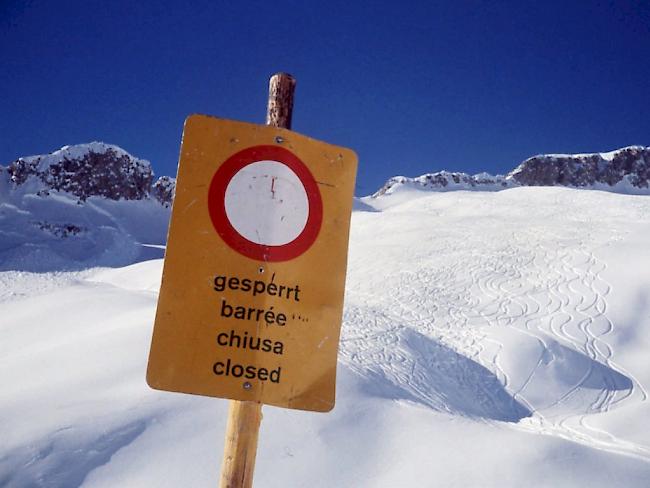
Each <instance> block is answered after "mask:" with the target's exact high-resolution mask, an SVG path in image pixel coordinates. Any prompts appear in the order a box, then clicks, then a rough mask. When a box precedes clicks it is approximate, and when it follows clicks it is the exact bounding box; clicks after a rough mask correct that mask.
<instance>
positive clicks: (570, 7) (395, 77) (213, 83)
mask: <svg viewBox="0 0 650 488" xmlns="http://www.w3.org/2000/svg"><path fill="white" fill-rule="evenodd" d="M277 71H287V72H289V73H292V74H293V75H294V76H295V77H296V78H297V80H298V86H297V91H296V104H295V109H294V127H293V128H294V130H296V131H298V132H301V133H304V134H307V135H310V136H312V137H315V138H317V139H321V140H325V141H327V142H331V143H334V144H339V145H344V146H348V147H351V148H353V149H354V150H356V151H357V153H358V154H359V158H360V167H359V177H358V184H357V194H359V195H362V194H367V193H370V192H372V191H374V190H375V189H377V188H378V187H379V186H380V185H381V184H382V183H383V182H384V180H386V179H387V178H388V177H390V176H393V175H396V174H404V175H408V176H416V175H419V174H422V173H425V172H428V171H436V170H440V169H449V170H457V171H467V172H470V173H475V172H478V171H483V170H485V171H489V172H506V171H508V170H510V169H511V168H513V167H514V166H515V165H517V164H518V163H519V162H520V161H521V160H523V159H524V158H526V157H528V156H531V155H534V154H537V153H543V152H586V151H605V150H611V149H614V148H617V147H621V146H626V145H630V144H642V145H650V2H647V1H645V2H643V1H640V2H633V1H620V2H596V1H585V2H579V1H573V0H571V1H567V0H564V1H557V2H556V1H548V2H538V1H535V2H533V1H530V2H527V1H515V2H470V1H440V2H438V1H420V2H409V1H398V2H395V1H391V2H382V1H377V2H354V1H350V0H347V1H338V0H329V1H327V2H325V1H323V2H311V1H308V0H303V1H295V2H293V1H291V2H289V1H276V2H271V1H264V2H258V1H249V2H243V1H242V2H237V1H229V2H221V1H216V0H213V1H184V2H181V1H178V2H171V1H169V2H165V1H152V0H146V1H145V0H138V1H135V0H128V1H127V0H111V1H106V0H103V1H94V0H83V1H71V0H68V1H56V2H55V1H50V0H31V1H27V0H26V1H17V0H0V164H6V163H8V162H10V161H11V160H13V159H15V158H17V157H19V156H24V155H30V154H38V153H47V152H50V151H52V150H55V149H57V148H59V147H60V146H62V145H65V144H75V143H80V142H88V141H91V140H102V141H105V142H109V143H113V144H117V145H119V146H122V147H123V148H124V149H126V150H128V151H129V152H131V153H132V154H134V155H136V156H139V157H144V158H147V159H149V160H151V161H152V163H153V166H154V169H155V171H156V173H157V174H159V175H162V174H171V175H173V174H175V172H176V162H177V161H176V159H177V155H178V149H179V143H180V136H181V129H182V124H183V120H184V118H185V117H186V116H187V115H188V114H190V113H195V112H199V113H207V114H212V115H216V116H220V117H225V118H231V119H237V120H243V121H248V122H259V123H263V122H264V117H265V111H266V97H267V83H268V78H269V76H270V75H271V74H273V73H274V72H277Z"/></svg>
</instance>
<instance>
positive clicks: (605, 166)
mask: <svg viewBox="0 0 650 488" xmlns="http://www.w3.org/2000/svg"><path fill="white" fill-rule="evenodd" d="M516 186H567V187H574V188H591V189H598V190H607V191H613V192H617V193H633V194H650V148H647V147H643V146H630V147H625V148H622V149H618V150H616V151H611V152H608V153H593V154H547V155H538V156H534V157H532V158H528V159H526V160H525V161H524V162H522V163H521V164H520V165H519V166H518V167H517V168H515V169H514V170H512V171H511V172H510V173H508V174H507V175H505V176H502V175H497V176H492V175H489V174H487V173H480V174H477V175H473V176H472V175H468V174H467V173H450V172H448V171H440V172H437V173H427V174H424V175H422V176H419V177H416V178H408V177H404V176H396V177H393V178H391V179H389V180H388V181H387V182H386V183H385V184H384V186H383V187H382V188H381V189H379V191H377V192H376V193H375V194H374V195H373V196H375V197H378V196H381V195H386V194H388V195H390V194H391V193H394V192H395V191H396V190H398V189H405V188H415V189H421V190H430V191H452V190H478V191H499V190H504V189H507V188H513V187H516Z"/></svg>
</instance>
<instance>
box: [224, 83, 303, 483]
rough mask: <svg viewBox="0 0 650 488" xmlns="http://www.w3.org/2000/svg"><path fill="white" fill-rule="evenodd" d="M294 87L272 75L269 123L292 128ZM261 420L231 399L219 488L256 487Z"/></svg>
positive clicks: (253, 406)
mask: <svg viewBox="0 0 650 488" xmlns="http://www.w3.org/2000/svg"><path fill="white" fill-rule="evenodd" d="M295 87H296V80H295V79H294V78H293V77H292V76H291V75H289V74H287V73H276V74H275V75H273V76H272V77H271V79H270V81H269V102H268V108H267V113H266V124H267V125H271V126H273V127H282V128H284V129H291V115H292V112H293V93H294V90H295ZM261 421H262V404H261V403H257V402H242V401H237V400H231V401H230V408H229V411H228V425H227V427H226V440H225V446H224V452H223V463H222V465H221V481H220V483H219V487H220V488H250V487H252V486H253V471H254V469H255V456H256V454H257V438H258V434H259V429H260V423H261Z"/></svg>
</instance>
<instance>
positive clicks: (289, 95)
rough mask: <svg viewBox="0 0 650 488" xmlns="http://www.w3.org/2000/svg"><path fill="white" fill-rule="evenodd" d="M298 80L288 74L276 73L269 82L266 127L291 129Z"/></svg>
mask: <svg viewBox="0 0 650 488" xmlns="http://www.w3.org/2000/svg"><path fill="white" fill-rule="evenodd" d="M295 88H296V80H295V78H294V77H293V76H291V75H290V74H287V73H276V74H274V75H273V76H271V79H270V80H269V105H268V109H267V111H266V125H272V126H274V127H283V128H285V129H291V115H292V114H293V92H294V90H295Z"/></svg>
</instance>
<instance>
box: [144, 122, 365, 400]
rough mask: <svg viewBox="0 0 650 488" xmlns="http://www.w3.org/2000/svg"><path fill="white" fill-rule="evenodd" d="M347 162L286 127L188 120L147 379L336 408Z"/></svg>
mask: <svg viewBox="0 0 650 488" xmlns="http://www.w3.org/2000/svg"><path fill="white" fill-rule="evenodd" d="M356 165H357V162H356V156H355V154H354V153H353V152H352V151H350V150H349V149H345V148H341V147H337V146H332V145H329V144H326V143H323V142H319V141H315V140H313V139H310V138H308V137H305V136H302V135H300V134H297V133H295V132H291V131H289V130H286V129H280V128H276V127H270V126H260V125H254V124H247V123H242V122H234V121H228V120H222V119H217V118H213V117H207V116H202V115H194V116H191V117H189V118H188V119H187V121H186V124H185V129H184V133H183V143H182V147H181V156H180V163H179V169H178V178H177V186H176V196H175V199H174V204H173V208H172V218H171V223H170V229H169V238H168V242H167V251H166V254H165V264H164V269H163V279H162V286H161V290H160V296H159V300H158V309H157V312H156V322H155V326H154V334H153V339H152V346H151V353H150V356H149V366H148V371H147V381H148V383H149V385H150V386H151V387H153V388H157V389H162V390H169V391H178V392H185V393H195V394H199V395H208V396H215V397H222V398H230V399H235V400H248V401H256V402H261V403H265V404H271V405H276V406H280V407H287V408H296V409H301V410H315V411H328V410H330V409H331V408H332V407H333V405H334V391H335V378H336V356H337V352H338V341H339V333H340V324H341V316H342V306H343V291H344V284H345V271H346V261H347V243H348V234H349V224H350V213H351V210H352V196H353V189H354V179H355V175H356Z"/></svg>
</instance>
